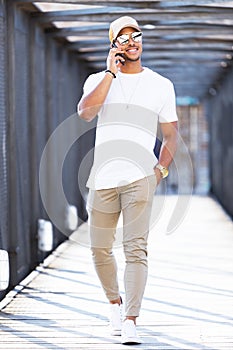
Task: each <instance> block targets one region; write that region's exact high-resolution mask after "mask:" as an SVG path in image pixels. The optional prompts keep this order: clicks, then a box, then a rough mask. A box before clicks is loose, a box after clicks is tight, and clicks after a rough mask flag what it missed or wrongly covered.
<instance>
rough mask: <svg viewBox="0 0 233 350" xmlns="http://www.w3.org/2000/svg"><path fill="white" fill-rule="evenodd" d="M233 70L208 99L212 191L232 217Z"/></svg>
mask: <svg viewBox="0 0 233 350" xmlns="http://www.w3.org/2000/svg"><path fill="white" fill-rule="evenodd" d="M232 91H233V70H232V69H231V70H229V73H228V74H227V75H226V76H225V79H224V81H222V82H221V84H219V86H218V87H216V89H212V90H211V92H212V98H210V99H209V100H208V101H207V104H206V106H207V113H208V121H209V129H210V175H211V191H212V193H213V194H214V195H215V196H216V197H217V199H218V200H219V201H220V203H221V204H222V205H223V207H224V208H225V209H226V210H227V212H228V213H229V214H230V216H231V217H232V218H233V191H232V185H233V181H232V173H233V95H232Z"/></svg>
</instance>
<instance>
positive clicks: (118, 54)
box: [112, 42, 125, 66]
mask: <svg viewBox="0 0 233 350" xmlns="http://www.w3.org/2000/svg"><path fill="white" fill-rule="evenodd" d="M112 47H116V48H117V45H116V43H114V42H113V43H112ZM117 56H120V57H122V58H124V56H123V54H122V53H117V54H116V57H117ZM119 61H120V60H119ZM120 62H121V61H120ZM121 64H122V65H123V66H124V64H125V63H124V62H121Z"/></svg>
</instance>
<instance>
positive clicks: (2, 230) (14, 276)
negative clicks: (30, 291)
mask: <svg viewBox="0 0 233 350" xmlns="http://www.w3.org/2000/svg"><path fill="white" fill-rule="evenodd" d="M87 73H88V72H87V71H86V69H85V67H84V66H83V65H82V62H78V60H77V56H75V55H74V54H73V53H72V52H69V51H68V50H64V48H62V45H61V44H59V43H57V42H55V41H54V40H52V39H51V38H49V37H48V36H46V34H45V33H44V31H43V28H40V27H39V26H37V24H36V23H35V22H34V21H33V19H32V18H31V17H30V15H28V13H26V12H24V11H23V10H22V9H19V8H18V7H16V5H15V4H14V2H13V1H1V2H0V112H1V115H0V138H1V147H0V152H1V155H0V249H6V250H7V251H8V252H9V258H10V286H9V289H11V288H12V287H13V286H15V285H16V284H18V282H19V281H20V280H22V279H23V278H24V277H25V276H26V275H27V274H28V273H29V272H30V271H31V270H33V269H34V268H35V266H36V265H37V264H38V263H39V262H40V261H41V260H42V259H43V258H44V256H45V255H44V254H45V253H41V252H40V251H38V247H37V243H38V242H37V221H38V219H39V218H44V219H47V218H48V217H47V213H46V212H45V209H44V207H43V204H42V201H41V196H40V190H39V165H40V160H41V155H42V152H43V149H44V147H45V145H46V142H47V140H48V138H49V136H50V135H51V134H52V132H53V131H54V130H55V129H56V127H57V126H58V125H59V124H60V123H61V122H62V121H63V120H65V119H66V118H68V117H69V116H70V115H72V114H74V113H75V112H76V104H77V100H78V99H79V96H80V94H81V91H82V85H83V80H84V77H85V76H86V75H87ZM76 127H77V131H78V123H77V125H76ZM69 132H70V130H67V132H66V133H65V134H64V138H65V139H68V138H69ZM72 132H74V130H72ZM86 143H87V141H86V139H85V138H82V140H81V141H79V142H77V143H76V144H74V145H73V147H72V148H71V150H70V152H69V153H68V156H67V159H66V160H65V169H64V171H63V186H64V191H65V193H66V196H67V199H68V202H69V203H71V204H73V205H75V206H76V207H77V208H78V211H79V217H80V218H83V219H85V218H86V212H85V204H84V201H83V198H82V195H81V192H80V189H79V187H78V178H77V172H78V167H79V164H80V162H81V160H82V154H83V153H85V150H86V149H87V150H88V147H89V146H88V145H87V144H86ZM81 148H82V151H81V150H80V149H81ZM49 162H50V163H49V172H50V173H49V174H48V184H47V186H48V187H49V186H51V184H52V179H53V177H54V176H55V175H56V173H57V171H58V169H57V168H58V162H57V159H56V157H51V159H50V160H49ZM52 206H53V209H54V211H57V212H58V213H63V212H64V210H65V208H64V207H63V203H61V202H60V200H59V197H58V196H57V197H56V198H55V197H54V198H52ZM67 234H69V232H68V233H67ZM64 239H66V236H65V235H64V234H63V233H61V232H60V230H58V229H56V227H54V243H53V245H54V247H56V246H57V245H58V244H59V243H60V242H61V241H63V240H64ZM5 293H6V292H1V293H0V299H1V298H2V297H3V296H4V295H5Z"/></svg>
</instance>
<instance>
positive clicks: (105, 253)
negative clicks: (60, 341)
mask: <svg viewBox="0 0 233 350" xmlns="http://www.w3.org/2000/svg"><path fill="white" fill-rule="evenodd" d="M155 187H156V177H155V176H154V175H152V176H148V177H145V178H143V179H141V180H138V181H135V182H133V183H130V184H128V185H125V186H119V187H116V188H111V189H104V190H97V191H93V190H90V192H89V198H88V206H89V214H90V238H91V249H92V254H93V261H94V265H95V268H96V272H97V274H98V277H99V279H100V281H101V284H102V287H103V289H104V291H105V294H106V296H107V298H108V300H109V301H111V300H115V299H117V298H119V288H118V281H117V265H116V261H115V258H114V255H113V250H112V246H113V242H114V237H115V233H116V226H117V222H118V219H119V216H120V213H121V211H122V215H123V249H124V254H125V258H126V266H125V273H124V286H125V315H126V316H139V311H140V307H141V302H142V297H143V294H144V290H145V285H146V280H147V270H148V269H147V238H148V233H149V222H150V214H151V208H152V201H153V195H154V191H155Z"/></svg>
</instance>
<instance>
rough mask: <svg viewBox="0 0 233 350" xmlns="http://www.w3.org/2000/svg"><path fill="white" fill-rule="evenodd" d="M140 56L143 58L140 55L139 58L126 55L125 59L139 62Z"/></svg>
mask: <svg viewBox="0 0 233 350" xmlns="http://www.w3.org/2000/svg"><path fill="white" fill-rule="evenodd" d="M140 58H141V57H140V56H138V57H137V58H129V57H126V56H125V60H126V61H130V62H137V61H139V60H140Z"/></svg>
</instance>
